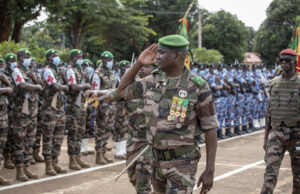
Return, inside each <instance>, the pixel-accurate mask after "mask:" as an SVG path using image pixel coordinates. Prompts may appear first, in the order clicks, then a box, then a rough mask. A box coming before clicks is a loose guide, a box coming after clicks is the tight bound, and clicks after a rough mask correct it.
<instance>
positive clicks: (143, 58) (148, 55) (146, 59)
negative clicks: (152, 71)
mask: <svg viewBox="0 0 300 194" xmlns="http://www.w3.org/2000/svg"><path fill="white" fill-rule="evenodd" d="M157 48H158V45H157V44H152V45H151V46H149V47H148V48H147V49H145V50H144V51H143V52H142V53H141V54H140V56H139V58H138V62H140V63H141V64H143V65H145V66H147V65H153V64H154V63H156V55H157Z"/></svg>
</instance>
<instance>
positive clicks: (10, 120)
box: [3, 68, 14, 156]
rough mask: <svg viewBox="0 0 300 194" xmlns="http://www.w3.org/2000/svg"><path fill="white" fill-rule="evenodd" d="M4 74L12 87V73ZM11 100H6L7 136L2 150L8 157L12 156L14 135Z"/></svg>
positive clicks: (8, 70) (7, 71)
mask: <svg viewBox="0 0 300 194" xmlns="http://www.w3.org/2000/svg"><path fill="white" fill-rule="evenodd" d="M4 74H5V75H6V77H7V79H8V81H9V82H10V84H11V86H12V88H13V86H14V82H13V79H12V76H11V74H12V71H11V70H10V69H8V68H7V69H6V70H5V72H4ZM13 104H14V103H13V98H8V106H7V111H8V134H7V141H6V145H5V147H4V150H3V155H4V156H8V155H10V154H13V145H14V133H13V121H14V113H13Z"/></svg>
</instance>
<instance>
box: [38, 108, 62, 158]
mask: <svg viewBox="0 0 300 194" xmlns="http://www.w3.org/2000/svg"><path fill="white" fill-rule="evenodd" d="M65 123H66V118H65V111H64V110H54V109H53V108H52V107H48V108H47V109H46V110H44V114H43V118H42V126H43V130H42V133H43V156H44V158H45V160H51V159H52V160H56V159H57V158H58V156H59V155H60V150H61V145H62V143H63V140H64V130H65Z"/></svg>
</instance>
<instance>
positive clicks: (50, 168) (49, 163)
mask: <svg viewBox="0 0 300 194" xmlns="http://www.w3.org/2000/svg"><path fill="white" fill-rule="evenodd" d="M45 163H46V175H50V176H55V175H56V172H55V170H54V169H53V166H52V160H46V161H45Z"/></svg>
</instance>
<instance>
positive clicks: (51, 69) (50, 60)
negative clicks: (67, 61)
mask: <svg viewBox="0 0 300 194" xmlns="http://www.w3.org/2000/svg"><path fill="white" fill-rule="evenodd" d="M45 55H46V67H45V68H44V70H43V72H42V80H43V85H44V86H45V90H44V93H43V105H42V110H43V114H42V117H41V125H42V129H41V131H42V134H43V156H44V159H45V163H46V168H45V173H46V174H47V175H50V176H54V175H56V174H57V173H66V170H64V169H62V168H61V167H60V166H59V165H58V157H59V155H60V149H61V145H62V142H63V139H64V129H65V123H66V118H65V111H64V101H65V93H66V92H68V90H69V88H68V86H67V85H64V84H63V81H62V78H61V76H60V74H59V69H58V65H59V64H60V63H61V62H60V58H59V56H58V53H57V51H56V50H54V49H49V50H47V51H46V53H45Z"/></svg>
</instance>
